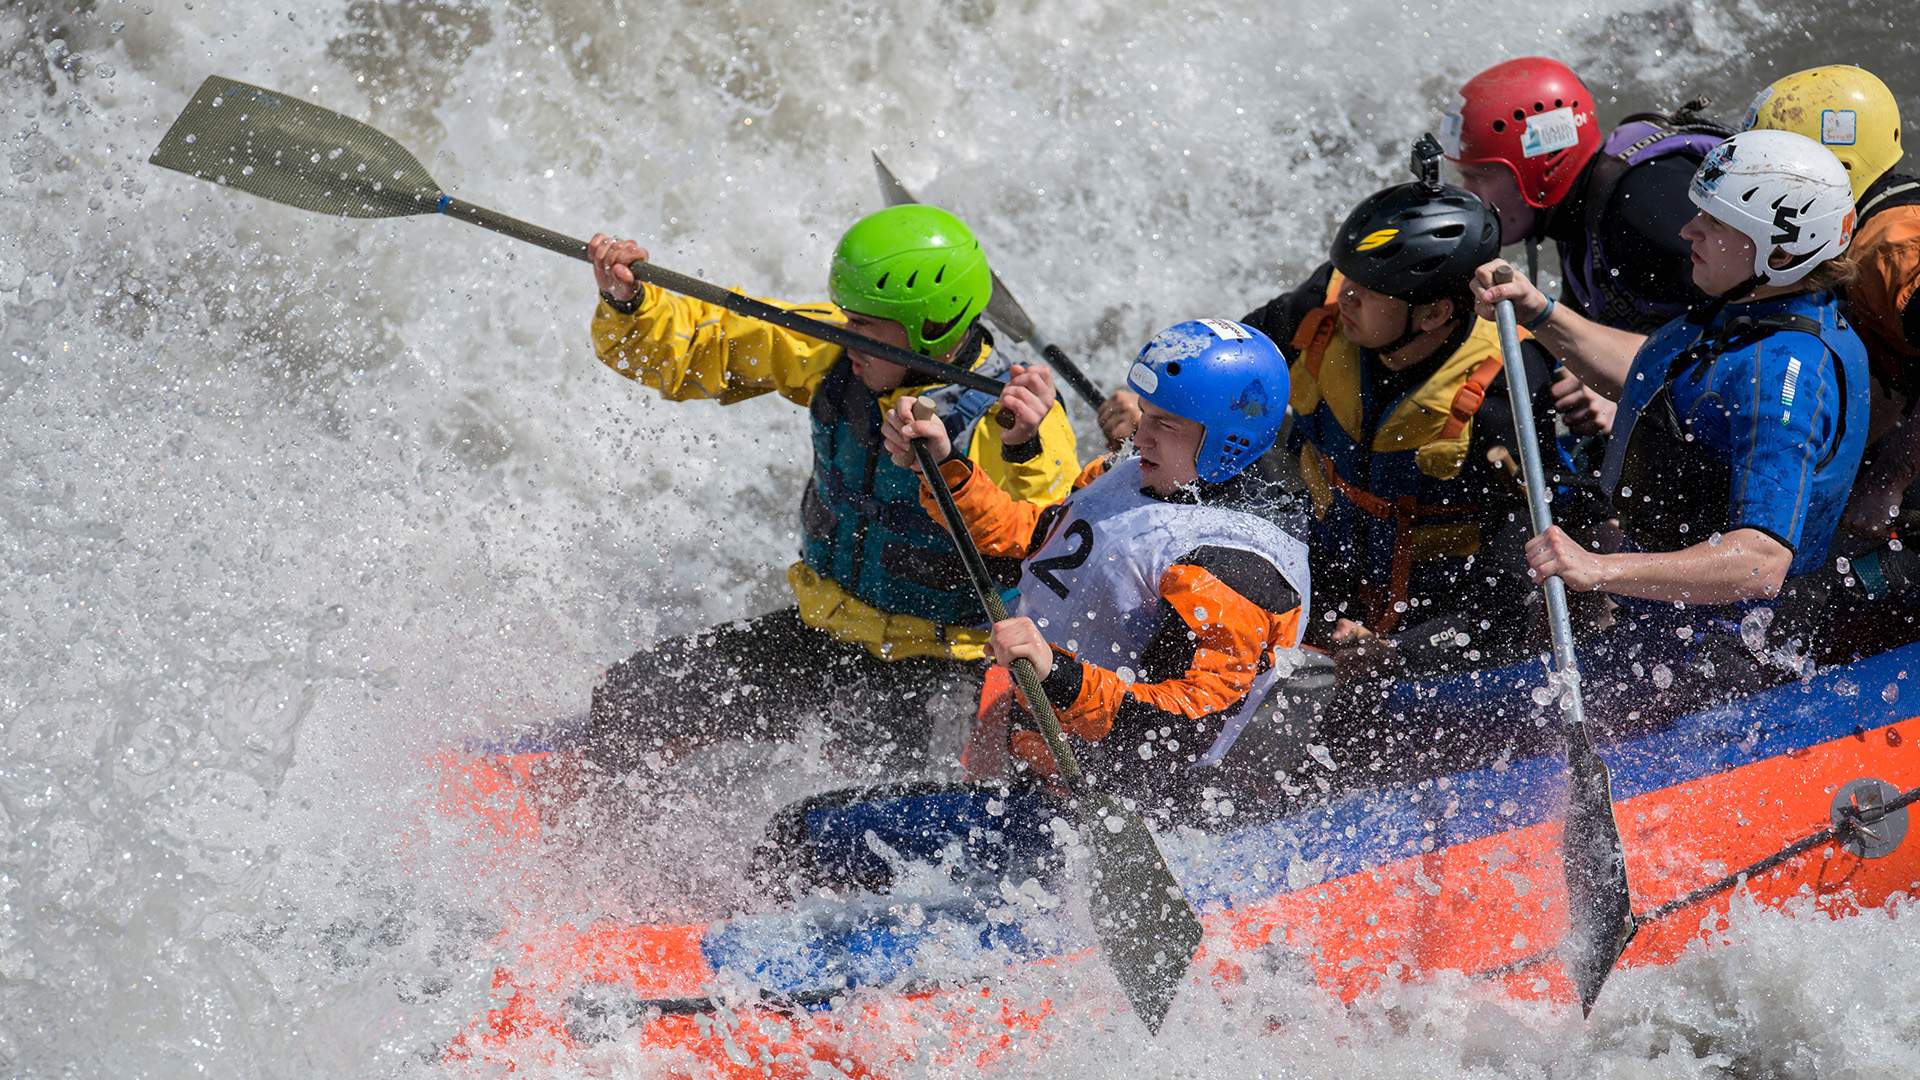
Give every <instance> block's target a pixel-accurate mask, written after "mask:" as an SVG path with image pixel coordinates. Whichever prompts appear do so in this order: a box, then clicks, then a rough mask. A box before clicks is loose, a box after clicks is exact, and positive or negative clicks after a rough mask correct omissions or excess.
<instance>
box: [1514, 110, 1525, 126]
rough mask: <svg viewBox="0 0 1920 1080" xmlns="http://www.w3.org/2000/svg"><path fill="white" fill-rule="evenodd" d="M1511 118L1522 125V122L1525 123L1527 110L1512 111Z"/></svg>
mask: <svg viewBox="0 0 1920 1080" xmlns="http://www.w3.org/2000/svg"><path fill="white" fill-rule="evenodd" d="M1513 118H1514V120H1516V121H1518V122H1522V123H1524V122H1525V121H1526V119H1527V110H1525V109H1515V110H1513Z"/></svg>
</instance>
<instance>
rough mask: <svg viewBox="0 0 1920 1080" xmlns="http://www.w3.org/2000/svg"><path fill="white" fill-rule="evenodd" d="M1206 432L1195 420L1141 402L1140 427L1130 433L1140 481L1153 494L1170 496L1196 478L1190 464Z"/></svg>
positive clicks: (1192, 464)
mask: <svg viewBox="0 0 1920 1080" xmlns="http://www.w3.org/2000/svg"><path fill="white" fill-rule="evenodd" d="M1206 433H1207V429H1206V427H1205V426H1203V425H1202V424H1201V423H1200V422H1199V421H1198V420H1189V419H1187V418H1186V417H1184V416H1175V415H1174V414H1172V413H1170V412H1168V411H1167V410H1165V409H1162V408H1161V407H1159V406H1158V405H1155V404H1154V403H1153V402H1151V401H1144V400H1143V401H1141V402H1140V427H1139V428H1138V429H1136V430H1135V431H1134V433H1133V448H1134V449H1135V450H1137V451H1139V452H1140V482H1141V483H1142V484H1144V485H1146V488H1147V490H1149V491H1152V492H1154V493H1155V494H1159V495H1170V494H1172V493H1173V492H1174V491H1175V490H1177V489H1179V488H1183V487H1185V486H1187V485H1188V484H1191V483H1193V482H1194V481H1195V480H1198V479H1199V478H1200V473H1199V471H1198V470H1197V469H1196V468H1195V467H1194V463H1195V462H1196V461H1198V460H1199V459H1200V441H1201V440H1202V439H1203V438H1205V437H1206Z"/></svg>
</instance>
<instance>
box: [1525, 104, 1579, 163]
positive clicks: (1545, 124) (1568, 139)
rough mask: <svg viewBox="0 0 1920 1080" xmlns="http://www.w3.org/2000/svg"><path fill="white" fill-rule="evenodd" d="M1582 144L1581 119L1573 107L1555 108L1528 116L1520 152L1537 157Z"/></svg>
mask: <svg viewBox="0 0 1920 1080" xmlns="http://www.w3.org/2000/svg"><path fill="white" fill-rule="evenodd" d="M1578 145H1580V121H1579V119H1578V118H1577V117H1575V116H1574V112H1573V110H1572V109H1571V108H1565V109H1554V110H1552V111H1550V112H1543V113H1535V114H1534V115H1532V116H1529V117H1527V131H1526V134H1525V135H1523V136H1521V139H1520V153H1521V154H1522V155H1524V156H1526V157H1530V158H1537V157H1542V156H1544V155H1547V154H1552V153H1557V152H1558V151H1561V150H1570V149H1572V148H1573V147H1576V146H1578Z"/></svg>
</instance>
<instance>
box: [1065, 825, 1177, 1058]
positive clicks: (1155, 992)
mask: <svg viewBox="0 0 1920 1080" xmlns="http://www.w3.org/2000/svg"><path fill="white" fill-rule="evenodd" d="M1081 805H1082V806H1084V807H1086V808H1087V813H1086V815H1085V821H1086V829H1085V835H1086V838H1087V845H1088V846H1089V847H1091V848H1092V849H1093V860H1094V880H1093V893H1092V897H1091V900H1090V903H1089V906H1090V907H1091V909H1092V911H1093V925H1094V931H1095V932H1096V933H1097V934H1098V935H1099V937H1100V945H1101V948H1102V950H1103V951H1104V953H1105V955H1106V958H1107V963H1108V964H1109V965H1110V966H1111V967H1112V968H1113V971H1114V974H1115V975H1116V976H1118V977H1119V979H1120V986H1121V988H1122V989H1123V990H1125V991H1126V994H1127V1001H1128V1002H1129V1003H1131V1004H1132V1005H1133V1011H1134V1013H1135V1014H1136V1015H1137V1016H1139V1017H1140V1019H1141V1020H1142V1021H1143V1022H1145V1023H1146V1025H1147V1030H1148V1031H1151V1032H1154V1033H1155V1034H1158V1033H1159V1031H1160V1025H1161V1023H1162V1022H1163V1021H1165V1020H1166V1018H1167V1010H1168V1009H1170V1008H1172V1007H1173V999H1174V997H1175V996H1176V995H1178V994H1179V992H1180V986H1181V984H1182V983H1184V982H1186V979H1187V966H1188V965H1189V964H1191V963H1192V962H1193V951H1194V950H1195V949H1197V948H1199V947H1200V919H1199V916H1197V915H1195V914H1194V913H1193V905H1192V904H1190V903H1189V902H1188V901H1187V895H1186V893H1185V891H1183V890H1182V889H1181V888H1180V883H1179V882H1178V881H1176V880H1174V877H1173V871H1172V870H1170V869H1168V867H1167V860H1166V857H1165V856H1163V855H1161V853H1160V846H1159V845H1158V844H1156V843H1154V840H1153V833H1151V832H1149V831H1148V829H1147V824H1146V822H1144V821H1142V820H1140V815H1139V814H1136V813H1132V812H1130V811H1128V810H1127V809H1126V808H1125V807H1124V806H1122V805H1121V804H1120V802H1119V800H1117V799H1115V798H1114V797H1113V796H1111V795H1105V794H1088V795H1086V796H1084V797H1083V798H1082V803H1081Z"/></svg>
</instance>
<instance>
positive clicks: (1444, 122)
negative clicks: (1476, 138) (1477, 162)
mask: <svg viewBox="0 0 1920 1080" xmlns="http://www.w3.org/2000/svg"><path fill="white" fill-rule="evenodd" d="M1466 111H1467V99H1466V98H1464V97H1463V98H1461V99H1459V104H1457V105H1455V106H1454V107H1453V109H1452V110H1451V111H1450V112H1448V113H1447V114H1446V115H1444V116H1442V117H1440V150H1441V152H1443V153H1445V154H1446V155H1447V157H1448V158H1450V159H1453V160H1455V161H1458V160H1459V159H1460V154H1461V145H1462V144H1461V139H1460V133H1461V132H1462V131H1464V130H1465V129H1466V124H1467V121H1466Z"/></svg>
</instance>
